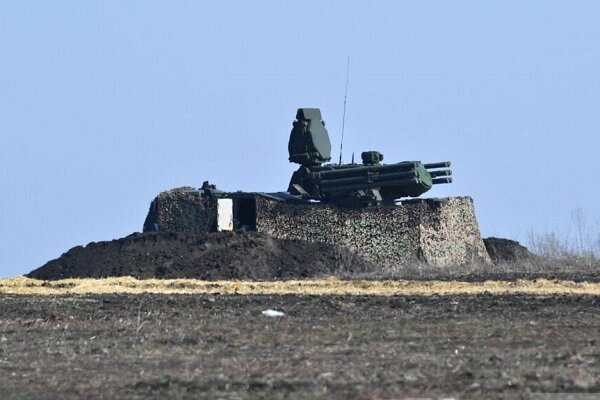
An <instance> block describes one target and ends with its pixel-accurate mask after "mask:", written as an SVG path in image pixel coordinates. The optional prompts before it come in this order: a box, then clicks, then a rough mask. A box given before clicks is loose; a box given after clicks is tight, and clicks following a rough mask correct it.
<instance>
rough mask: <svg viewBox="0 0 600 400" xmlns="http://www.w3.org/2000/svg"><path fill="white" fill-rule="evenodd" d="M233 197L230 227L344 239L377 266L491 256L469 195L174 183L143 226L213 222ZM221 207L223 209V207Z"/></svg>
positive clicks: (190, 228) (184, 229)
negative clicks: (388, 199)
mask: <svg viewBox="0 0 600 400" xmlns="http://www.w3.org/2000/svg"><path fill="white" fill-rule="evenodd" d="M223 200H229V201H230V202H231V205H230V207H231V209H232V213H231V215H232V220H231V222H230V225H229V227H228V229H224V230H251V231H258V232H262V233H266V234H269V235H271V236H272V237H274V238H279V239H302V240H306V241H310V242H323V243H332V244H338V245H343V246H345V247H347V248H349V249H351V250H353V251H355V252H356V253H358V254H360V255H362V256H364V257H365V258H366V259H368V260H369V261H371V262H373V263H375V264H377V265H382V266H393V265H399V264H402V263H405V262H407V261H410V260H413V259H415V260H416V259H418V260H421V261H425V262H428V263H431V264H436V265H456V264H465V263H471V262H485V263H488V262H490V259H489V256H488V254H487V252H486V249H485V247H484V244H483V241H482V239H481V235H480V233H479V228H478V225H477V220H476V217H475V209H474V207H473V201H472V199H471V198H469V197H455V198H445V199H414V200H409V201H405V202H404V203H403V204H401V205H398V206H390V207H378V208H367V209H346V208H339V207H336V206H335V205H332V204H326V203H325V204H324V203H310V204H293V203H290V202H287V201H283V200H278V199H277V198H276V197H275V196H273V195H268V194H263V193H239V192H236V193H228V194H224V193H222V192H219V194H218V196H217V195H215V194H213V195H206V194H205V192H201V191H200V192H199V191H193V190H190V189H189V188H180V189H174V190H170V191H166V192H163V193H161V194H160V195H159V196H157V197H156V199H155V200H154V201H153V202H152V205H151V206H150V211H149V213H148V217H147V218H146V222H145V224H144V231H162V232H179V233H187V234H201V233H208V232H212V231H217V230H220V229H219V221H218V220H219V202H220V201H223ZM221 210H222V208H221Z"/></svg>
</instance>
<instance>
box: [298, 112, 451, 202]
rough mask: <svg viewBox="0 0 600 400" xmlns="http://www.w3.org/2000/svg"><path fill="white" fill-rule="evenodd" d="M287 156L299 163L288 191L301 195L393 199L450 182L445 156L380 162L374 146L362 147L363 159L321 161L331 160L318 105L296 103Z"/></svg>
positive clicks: (341, 199)
mask: <svg viewBox="0 0 600 400" xmlns="http://www.w3.org/2000/svg"><path fill="white" fill-rule="evenodd" d="M288 151H289V161H290V162H293V163H297V164H300V168H298V170H297V171H296V172H294V174H293V175H292V179H291V180H290V184H289V187H288V192H289V193H290V194H291V195H294V196H299V197H301V198H302V199H305V200H318V201H321V202H330V203H333V204H335V205H338V206H341V207H352V208H364V207H376V206H381V205H394V204H396V201H397V200H398V199H401V198H405V197H417V196H420V195H422V194H423V193H425V192H427V191H428V190H429V189H431V188H432V186H433V185H437V184H444V183H451V182H452V177H451V175H452V171H451V170H450V169H449V168H450V162H449V161H443V162H435V163H427V164H423V163H422V162H421V161H403V162H398V163H395V164H382V163H381V162H382V161H383V154H381V153H380V152H378V151H365V152H363V153H362V155H361V158H362V164H355V163H354V160H353V161H352V163H350V164H324V163H325V162H328V161H330V160H331V142H330V140H329V134H328V133H327V129H326V128H325V122H324V121H323V118H322V116H321V111H320V110H319V109H318V108H300V109H298V112H297V113H296V120H295V121H294V123H293V128H292V132H291V134H290V140H289V143H288Z"/></svg>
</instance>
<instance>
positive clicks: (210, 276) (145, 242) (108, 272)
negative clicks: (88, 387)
mask: <svg viewBox="0 0 600 400" xmlns="http://www.w3.org/2000/svg"><path fill="white" fill-rule="evenodd" d="M373 268H374V267H373V266H372V265H371V264H369V263H368V262H367V261H365V260H364V259H363V258H362V257H360V256H359V255H356V254H355V253H352V252H351V251H349V250H348V249H346V248H342V247H338V246H335V245H331V244H327V243H312V242H306V241H302V240H281V239H274V238H272V237H270V236H268V235H266V234H262V233H257V232H244V233H229V232H228V233H210V234H208V235H205V236H200V237H197V236H189V235H185V234H176V233H134V234H132V235H129V236H127V237H125V238H122V239H118V240H113V241H106V242H97V243H90V244H88V245H87V246H85V247H82V246H77V247H74V248H72V249H71V250H69V251H68V252H66V253H65V254H63V255H62V256H60V257H59V258H58V259H56V260H52V261H49V262H48V263H46V264H45V265H44V266H42V267H40V268H38V269H36V270H34V271H32V272H31V273H29V274H28V275H27V276H29V277H31V278H38V279H44V280H53V279H63V278H102V277H108V276H133V277H136V278H140V279H144V278H155V277H156V278H169V279H171V278H198V279H207V280H218V279H253V280H272V279H290V278H308V277H316V276H322V275H328V274H329V275H331V274H332V273H334V272H335V271H340V270H341V269H344V270H345V271H347V272H349V273H353V272H361V271H363V272H364V271H368V270H372V269H373Z"/></svg>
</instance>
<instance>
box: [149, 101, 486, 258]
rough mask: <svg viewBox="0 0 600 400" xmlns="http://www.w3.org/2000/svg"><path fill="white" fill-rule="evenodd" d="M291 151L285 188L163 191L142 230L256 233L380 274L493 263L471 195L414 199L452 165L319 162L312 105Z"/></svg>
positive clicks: (303, 112) (322, 154)
mask: <svg viewBox="0 0 600 400" xmlns="http://www.w3.org/2000/svg"><path fill="white" fill-rule="evenodd" d="M288 151H289V161H290V162H293V163H297V164H300V167H299V168H298V170H297V171H295V172H294V173H293V175H292V178H291V180H290V184H289V187H288V190H287V191H282V192H273V193H260V192H241V191H237V192H224V191H220V190H218V189H217V188H216V186H215V185H212V184H210V183H209V182H208V181H207V182H204V184H203V185H202V187H201V188H199V189H194V188H191V187H185V188H178V189H173V190H169V191H165V192H162V193H160V194H159V195H158V196H157V197H156V198H155V199H154V200H153V201H152V203H151V205H150V210H149V212H148V216H147V217H146V221H145V223H144V231H163V232H181V233H186V234H193V235H201V234H206V233H209V232H215V231H258V232H262V233H267V234H269V235H271V236H273V237H275V238H279V239H301V240H307V241H312V242H327V243H333V244H337V245H341V246H346V247H348V248H350V249H351V250H354V251H355V252H357V253H359V254H361V255H363V256H365V257H366V258H367V259H369V260H370V261H373V262H375V263H377V264H379V265H382V267H390V266H395V265H398V264H401V263H405V262H407V261H411V260H415V259H418V260H421V261H425V262H428V263H432V264H438V265H452V264H465V263H470V262H481V261H483V262H489V261H490V259H489V256H488V254H487V252H486V250H485V247H484V245H483V241H482V239H481V235H480V233H479V228H478V225H477V220H476V217H475V210H474V207H473V201H472V199H471V198H470V197H450V198H443V199H421V198H418V196H421V195H422V194H424V193H426V192H427V191H429V190H430V189H431V188H432V187H433V186H435V185H438V184H445V183H450V182H452V177H451V175H452V172H451V170H450V169H449V168H450V162H447V161H444V162H435V163H422V162H420V161H403V162H398V163H394V164H383V163H382V161H383V154H381V153H380V152H378V151H365V152H363V153H362V157H361V158H362V164H356V163H354V162H352V163H350V164H331V163H330V164H325V163H326V162H328V161H330V160H331V142H330V140H329V135H328V132H327V129H326V128H325V123H324V121H323V119H322V116H321V112H320V110H319V109H317V108H301V109H299V110H298V112H297V114H296V120H295V121H294V123H293V128H292V131H291V134H290V140H289V144H288ZM409 197H412V199H408V198H409Z"/></svg>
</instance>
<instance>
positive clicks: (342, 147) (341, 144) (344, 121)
mask: <svg viewBox="0 0 600 400" xmlns="http://www.w3.org/2000/svg"><path fill="white" fill-rule="evenodd" d="M349 76H350V56H348V61H347V63H346V90H345V91H344V114H343V116H342V140H341V141H340V162H339V164H340V165H342V151H343V150H344V128H345V125H346V100H347V99H348V77H349Z"/></svg>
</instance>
